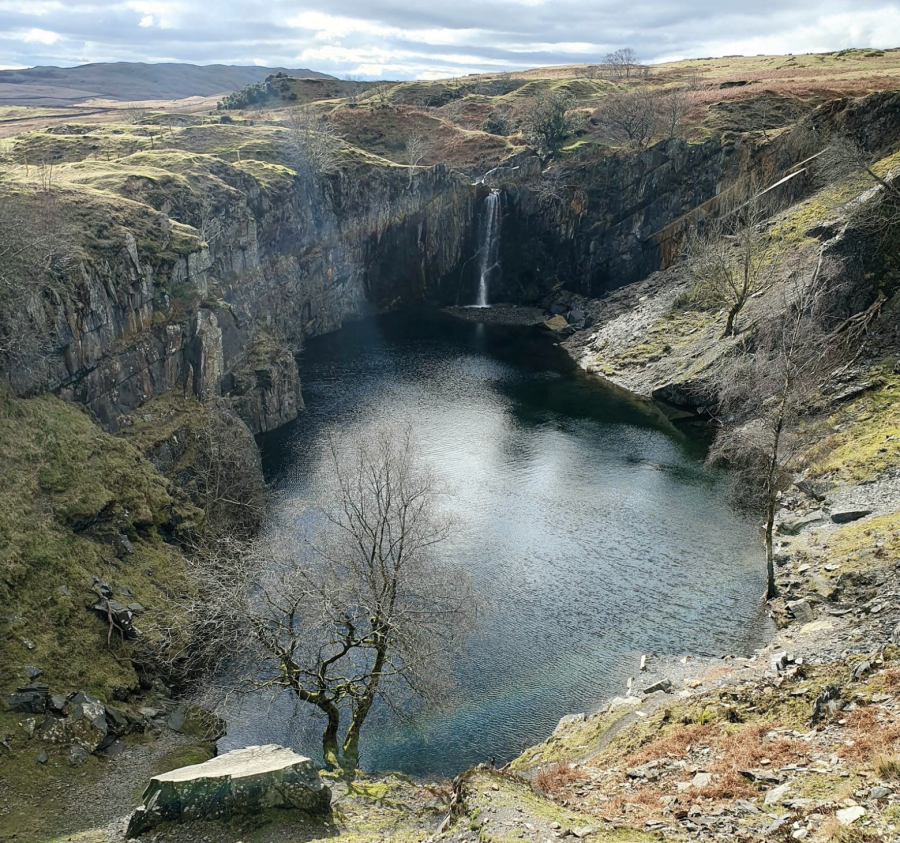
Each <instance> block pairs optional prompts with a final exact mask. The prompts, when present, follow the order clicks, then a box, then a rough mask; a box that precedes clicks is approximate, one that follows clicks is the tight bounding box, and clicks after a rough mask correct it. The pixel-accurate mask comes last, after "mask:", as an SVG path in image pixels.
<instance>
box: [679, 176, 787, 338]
mask: <svg viewBox="0 0 900 843" xmlns="http://www.w3.org/2000/svg"><path fill="white" fill-rule="evenodd" d="M749 194H750V198H749V199H747V200H744V199H742V198H732V199H731V200H730V202H728V201H725V202H723V203H722V205H721V206H720V210H719V214H718V216H717V217H716V218H714V219H712V220H707V221H705V222H704V223H703V225H702V227H701V228H700V230H699V231H698V232H696V233H695V234H693V235H692V236H691V238H690V239H689V240H688V243H687V247H686V256H687V260H688V264H689V267H690V271H691V273H692V274H693V277H694V279H695V288H694V294H695V296H696V298H697V300H698V301H699V302H700V303H702V304H705V305H708V306H721V307H724V308H726V309H727V313H728V315H727V317H726V320H725V330H724V333H723V336H725V337H729V336H734V335H735V333H736V332H737V326H736V321H737V317H738V315H739V314H740V312H741V311H742V310H743V309H744V306H745V305H746V304H747V302H748V301H749V300H750V299H751V298H752V297H753V296H755V295H756V294H757V293H759V292H761V291H763V290H765V289H766V288H767V287H769V286H771V284H772V283H773V282H774V281H775V279H776V278H777V277H778V275H779V273H780V271H781V267H782V262H783V259H784V255H785V251H784V248H783V245H782V244H781V243H779V242H777V241H773V240H772V239H771V238H770V237H769V235H768V233H767V232H766V231H765V230H764V228H763V226H762V222H763V220H765V219H766V217H767V216H768V215H769V213H770V209H769V208H767V205H766V202H765V201H764V198H762V197H761V196H759V195H758V189H757V187H756V185H755V184H751V185H750V187H749ZM729 206H730V207H729Z"/></svg>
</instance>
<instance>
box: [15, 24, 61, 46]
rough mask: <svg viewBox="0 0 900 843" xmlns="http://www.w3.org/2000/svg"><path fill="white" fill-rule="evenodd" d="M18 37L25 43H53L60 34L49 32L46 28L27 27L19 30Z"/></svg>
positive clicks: (57, 39)
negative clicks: (22, 30)
mask: <svg viewBox="0 0 900 843" xmlns="http://www.w3.org/2000/svg"><path fill="white" fill-rule="evenodd" d="M18 37H19V38H21V39H22V40H23V41H24V42H25V43H26V44H55V43H56V42H57V41H59V39H60V37H61V36H60V35H59V34H58V33H56V32H50V31H49V30H47V29H34V28H33V29H28V30H26V31H25V32H19V33H18Z"/></svg>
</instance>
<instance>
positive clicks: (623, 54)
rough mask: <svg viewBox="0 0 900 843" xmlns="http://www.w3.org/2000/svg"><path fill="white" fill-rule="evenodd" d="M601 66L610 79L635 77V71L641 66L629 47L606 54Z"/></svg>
mask: <svg viewBox="0 0 900 843" xmlns="http://www.w3.org/2000/svg"><path fill="white" fill-rule="evenodd" d="M603 64H604V65H605V66H606V68H607V72H608V73H609V75H610V78H612V79H629V78H631V77H632V76H635V75H637V69H638V68H639V67H640V66H641V64H640V62H639V61H638V57H637V53H636V52H635V51H634V49H633V48H631V47H621V48H620V49H618V50H614V51H613V52H611V53H607V54H606V55H605V56H604V58H603Z"/></svg>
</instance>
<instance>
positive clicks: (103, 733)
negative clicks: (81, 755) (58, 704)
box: [41, 693, 110, 752]
mask: <svg viewBox="0 0 900 843" xmlns="http://www.w3.org/2000/svg"><path fill="white" fill-rule="evenodd" d="M69 705H70V707H71V713H70V714H69V716H68V717H64V718H62V719H59V718H56V717H48V718H47V719H46V720H45V721H44V723H43V724H42V726H41V738H42V739H43V740H45V741H50V742H51V743H67V744H75V745H76V746H80V747H82V748H83V749H85V750H87V751H88V752H95V751H96V750H97V749H98V748H100V746H101V745H102V744H103V742H104V741H105V740H106V739H107V737H109V736H110V728H109V724H108V723H107V720H106V709H105V708H104V706H103V703H102V702H100V700H97V699H94V698H93V697H91V696H89V695H88V694H84V693H78V694H75V695H74V696H73V697H72V698H71V699H70V700H69Z"/></svg>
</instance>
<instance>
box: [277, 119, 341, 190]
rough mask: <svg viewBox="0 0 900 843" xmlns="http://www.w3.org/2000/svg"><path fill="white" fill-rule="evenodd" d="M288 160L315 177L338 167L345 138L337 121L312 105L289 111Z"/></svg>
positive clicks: (333, 170)
mask: <svg viewBox="0 0 900 843" xmlns="http://www.w3.org/2000/svg"><path fill="white" fill-rule="evenodd" d="M287 130H288V142H287V156H286V157H287V160H288V162H289V163H290V164H291V166H292V167H293V168H294V169H295V170H297V171H298V172H306V173H309V174H311V175H313V176H316V177H321V176H324V175H327V174H328V173H333V172H335V171H337V169H338V165H339V163H340V151H341V147H342V146H343V138H342V137H341V134H340V133H339V132H338V130H337V128H336V127H335V126H334V124H333V123H332V122H331V121H330V120H327V119H326V118H324V117H322V116H319V115H317V114H316V113H315V112H314V111H313V110H312V109H311V108H310V107H309V106H300V107H298V108H292V109H290V110H289V111H288V113H287Z"/></svg>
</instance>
